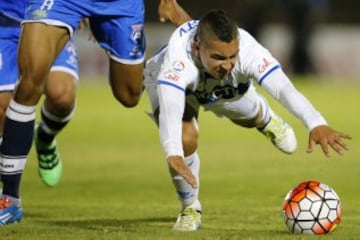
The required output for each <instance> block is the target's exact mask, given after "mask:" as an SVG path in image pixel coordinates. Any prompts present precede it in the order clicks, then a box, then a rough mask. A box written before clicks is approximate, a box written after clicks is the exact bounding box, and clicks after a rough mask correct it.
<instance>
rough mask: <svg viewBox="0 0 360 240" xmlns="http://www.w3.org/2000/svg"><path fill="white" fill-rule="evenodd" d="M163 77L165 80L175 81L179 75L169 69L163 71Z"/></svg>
mask: <svg viewBox="0 0 360 240" xmlns="http://www.w3.org/2000/svg"><path fill="white" fill-rule="evenodd" d="M164 78H165V79H166V80H170V81H174V82H177V81H179V79H180V76H179V75H177V74H176V73H175V72H173V71H170V70H169V71H166V72H165V73H164Z"/></svg>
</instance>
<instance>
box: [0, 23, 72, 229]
mask: <svg viewBox="0 0 360 240" xmlns="http://www.w3.org/2000/svg"><path fill="white" fill-rule="evenodd" d="M67 38H68V32H67V30H66V29H64V28H58V27H52V26H48V25H45V24H41V23H25V24H24V25H23V29H22V33H21V39H20V43H19V48H18V49H19V50H18V56H21V57H20V58H19V59H18V63H19V65H18V66H19V70H20V71H19V72H20V81H19V84H18V85H17V90H16V92H15V93H14V96H13V98H12V99H11V100H10V103H9V107H8V110H7V112H6V117H5V121H4V128H3V142H2V144H1V146H0V154H1V159H0V161H1V163H2V164H1V169H0V170H1V174H2V176H1V179H2V182H3V195H4V196H7V197H9V198H10V199H11V202H12V203H15V202H18V203H20V195H19V188H20V179H21V175H22V172H23V170H24V168H25V164H26V160H27V156H28V153H29V151H30V148H31V146H32V140H33V134H34V123H35V110H36V105H37V103H38V101H39V99H40V97H41V94H42V91H43V83H44V79H45V77H46V76H47V74H48V72H49V68H50V65H51V63H52V62H53V60H54V59H55V56H56V55H57V54H58V53H59V52H60V49H61V48H62V47H63V46H64V45H65V43H66V41H67ZM39 46H41V47H39ZM16 206H19V205H16ZM5 214H7V213H5ZM14 214H15V213H14ZM6 223H7V222H5V223H4V224H6Z"/></svg>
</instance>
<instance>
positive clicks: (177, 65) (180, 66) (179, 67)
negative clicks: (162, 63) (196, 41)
mask: <svg viewBox="0 0 360 240" xmlns="http://www.w3.org/2000/svg"><path fill="white" fill-rule="evenodd" d="M172 68H173V69H174V70H175V71H177V72H181V71H182V70H184V69H185V63H184V62H183V61H179V60H177V61H174V62H173V63H172Z"/></svg>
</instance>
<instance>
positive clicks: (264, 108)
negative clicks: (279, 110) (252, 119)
mask: <svg viewBox="0 0 360 240" xmlns="http://www.w3.org/2000/svg"><path fill="white" fill-rule="evenodd" d="M259 102H260V111H261V116H262V119H261V122H260V123H259V125H258V126H257V128H263V127H264V126H265V125H266V124H267V123H268V122H269V121H270V111H271V110H270V106H269V104H268V102H267V101H266V99H265V98H264V97H263V96H262V95H260V94H259Z"/></svg>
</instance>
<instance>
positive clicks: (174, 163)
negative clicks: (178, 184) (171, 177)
mask: <svg viewBox="0 0 360 240" xmlns="http://www.w3.org/2000/svg"><path fill="white" fill-rule="evenodd" d="M168 164H169V168H170V171H172V172H174V173H176V174H178V175H180V176H182V177H183V178H184V179H185V181H186V182H187V183H189V184H190V185H191V186H192V187H193V188H197V186H198V185H197V182H196V178H195V177H194V175H193V174H192V172H191V170H190V169H189V168H188V166H186V164H185V161H184V159H183V158H182V157H181V156H170V157H168Z"/></svg>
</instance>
